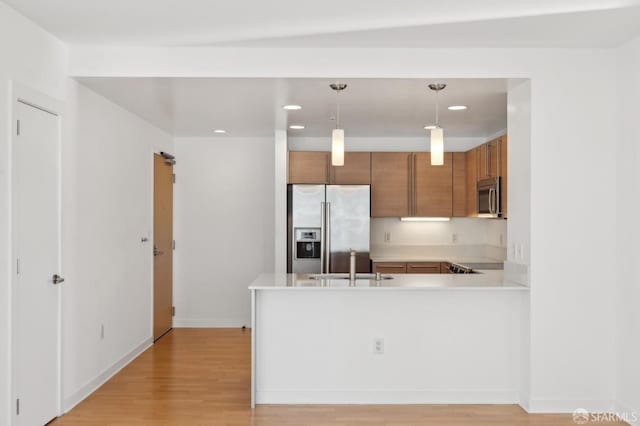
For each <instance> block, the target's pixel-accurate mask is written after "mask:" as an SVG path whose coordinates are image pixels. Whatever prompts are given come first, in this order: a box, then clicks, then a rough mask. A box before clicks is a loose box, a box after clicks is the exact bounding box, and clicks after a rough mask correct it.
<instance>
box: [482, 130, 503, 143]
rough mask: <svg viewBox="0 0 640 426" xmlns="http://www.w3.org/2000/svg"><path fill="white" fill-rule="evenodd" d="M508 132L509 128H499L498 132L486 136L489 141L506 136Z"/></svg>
mask: <svg viewBox="0 0 640 426" xmlns="http://www.w3.org/2000/svg"><path fill="white" fill-rule="evenodd" d="M506 134H507V129H502V130H498V131H497V132H495V133H493V134H491V135H489V136H487V137H486V139H487V142H489V141H492V140H494V139H495V138H498V137H500V136H505V135H506Z"/></svg>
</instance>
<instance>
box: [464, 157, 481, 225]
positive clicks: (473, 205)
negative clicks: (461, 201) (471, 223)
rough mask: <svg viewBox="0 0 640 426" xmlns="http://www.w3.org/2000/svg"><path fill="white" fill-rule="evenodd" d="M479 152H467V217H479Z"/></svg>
mask: <svg viewBox="0 0 640 426" xmlns="http://www.w3.org/2000/svg"><path fill="white" fill-rule="evenodd" d="M477 155H478V150H477V149H475V148H474V149H471V150H469V151H467V152H465V159H466V168H467V171H466V181H467V216H468V217H475V216H477V215H478V191H477V185H478V162H477V161H478V160H477Z"/></svg>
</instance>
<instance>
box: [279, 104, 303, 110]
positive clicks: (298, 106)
mask: <svg viewBox="0 0 640 426" xmlns="http://www.w3.org/2000/svg"><path fill="white" fill-rule="evenodd" d="M282 108H283V109H286V110H287V111H297V110H299V109H302V106H300V105H285V106H283V107H282Z"/></svg>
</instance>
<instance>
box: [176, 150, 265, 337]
mask: <svg viewBox="0 0 640 426" xmlns="http://www.w3.org/2000/svg"><path fill="white" fill-rule="evenodd" d="M274 158H275V153H274V140H273V139H272V138H258V139H244V138H206V139H183V138H179V139H176V159H177V165H176V168H175V171H176V175H177V178H176V185H175V238H176V251H175V272H174V277H175V280H174V283H175V284H174V295H175V298H174V303H175V307H176V317H175V319H174V326H176V327H240V326H242V325H246V326H250V318H251V313H250V301H251V298H250V294H249V291H248V289H247V288H248V284H249V283H250V282H251V281H253V280H254V279H255V277H256V276H257V275H258V274H259V273H261V272H265V271H267V272H273V270H274V254H273V252H274V245H273V242H274V193H275V189H274V182H275V176H274Z"/></svg>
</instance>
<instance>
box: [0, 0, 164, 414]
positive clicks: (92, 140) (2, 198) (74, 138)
mask: <svg viewBox="0 0 640 426" xmlns="http://www.w3.org/2000/svg"><path fill="white" fill-rule="evenodd" d="M0 51H2V60H1V62H0V158H1V159H2V160H1V162H0V223H1V225H0V276H2V277H4V280H3V281H5V283H9V282H10V277H11V273H12V272H11V267H10V265H12V264H13V262H12V260H11V258H10V257H11V254H10V246H9V244H8V242H9V241H10V240H9V233H10V218H9V216H8V212H9V211H10V208H9V207H10V206H9V200H10V197H9V189H10V181H9V176H10V167H11V164H10V162H9V160H10V158H11V156H10V155H9V152H10V151H9V150H10V144H9V140H10V132H11V131H12V122H13V120H12V119H11V105H12V95H11V93H10V90H9V89H10V87H11V86H10V83H9V81H10V80H14V81H17V82H19V83H20V84H21V85H22V86H25V87H27V88H29V89H32V90H34V91H37V92H40V93H42V94H44V95H47V96H49V97H52V98H55V99H57V100H59V101H60V103H61V104H62V105H63V109H64V110H63V111H60V112H61V113H62V125H63V135H62V165H63V169H62V170H63V171H62V189H63V194H62V211H63V232H62V245H63V254H62V255H63V271H62V273H63V275H64V276H65V278H66V281H65V283H64V285H63V287H62V295H63V296H62V297H63V301H62V303H63V313H62V315H63V318H62V319H63V326H62V327H63V328H62V333H63V376H62V380H63V386H64V388H63V395H62V397H63V408H69V407H70V406H71V405H72V404H74V403H75V402H77V401H78V400H79V399H81V398H82V397H84V396H85V395H86V393H87V392H89V391H91V390H93V388H94V387H95V386H96V385H98V384H99V383H100V382H101V380H103V379H105V378H106V377H107V376H108V375H109V374H110V373H111V372H113V371H114V369H115V368H117V367H118V366H120V365H121V364H122V362H124V361H126V359H127V356H128V355H130V354H131V353H132V351H133V353H135V351H136V350H139V349H140V348H141V347H143V346H144V345H145V344H146V343H148V342H149V341H150V338H151V305H150V303H151V289H152V287H151V285H152V282H151V263H150V262H151V256H150V248H149V247H148V246H145V245H143V244H141V242H140V238H141V237H142V236H149V237H150V236H151V235H150V231H151V217H152V216H151V214H152V205H151V200H152V198H151V191H152V152H153V149H154V148H156V149H163V150H168V151H171V150H172V144H173V141H172V138H171V137H170V136H169V135H167V134H166V133H163V132H161V131H159V130H158V129H156V128H155V127H153V126H151V125H149V124H147V123H146V122H144V121H143V120H141V119H140V118H138V117H137V116H135V115H133V114H131V113H128V112H127V111H125V110H123V109H122V108H120V107H118V106H117V105H115V104H113V103H111V102H110V101H108V100H106V99H104V98H102V97H101V96H99V95H97V94H95V93H93V92H91V91H90V90H88V89H87V88H85V87H83V86H81V85H79V84H77V83H76V82H75V81H73V80H70V79H68V78H67V77H66V74H67V72H66V66H67V60H68V55H67V48H66V47H65V46H64V45H63V44H62V43H61V42H60V41H58V40H57V39H55V38H54V37H52V36H51V35H49V34H47V33H46V32H44V31H43V30H42V29H40V28H39V27H37V26H36V25H34V24H33V23H31V22H30V21H28V20H26V19H25V18H23V17H22V16H21V15H19V14H17V13H15V12H14V11H13V10H12V9H10V8H8V7H7V6H6V5H5V4H4V3H1V2H0ZM9 291H10V286H9V285H2V286H0V312H2V314H1V315H2V318H3V319H2V321H0V413H1V414H0V424H9V423H10V413H11V412H12V410H10V409H9V407H10V405H11V406H12V403H11V402H10V401H9V399H10V386H11V384H10V382H9V371H10V368H11V367H10V359H9V355H10V345H9V341H10V340H9V338H10V336H9V333H10V330H11V323H10V318H11V303H10V300H11V299H10V293H9ZM102 324H104V325H105V339H104V340H102V341H101V340H100V326H101V325H102Z"/></svg>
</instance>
